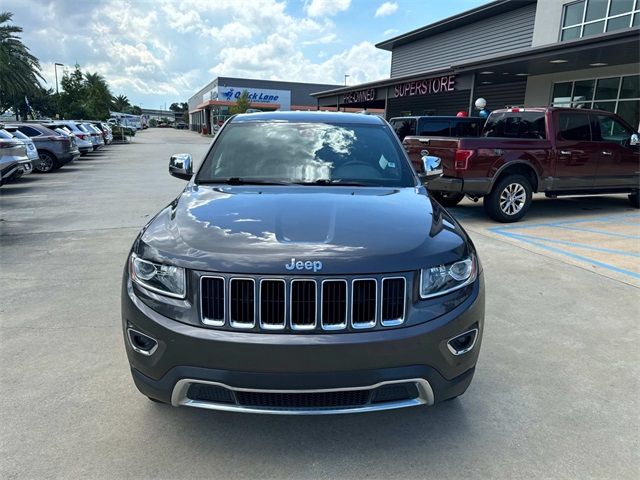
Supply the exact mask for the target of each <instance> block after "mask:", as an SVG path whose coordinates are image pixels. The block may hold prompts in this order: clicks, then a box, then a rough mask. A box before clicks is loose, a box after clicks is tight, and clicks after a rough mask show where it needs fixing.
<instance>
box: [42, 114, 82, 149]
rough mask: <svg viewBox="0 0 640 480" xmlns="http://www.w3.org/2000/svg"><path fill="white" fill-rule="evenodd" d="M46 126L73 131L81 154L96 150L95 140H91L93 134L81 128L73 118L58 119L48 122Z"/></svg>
mask: <svg viewBox="0 0 640 480" xmlns="http://www.w3.org/2000/svg"><path fill="white" fill-rule="evenodd" d="M45 126H46V127H48V128H51V129H56V128H65V129H67V130H68V131H69V132H70V133H73V134H74V136H75V139H76V144H77V146H78V149H79V150H80V154H81V155H86V154H87V153H89V152H91V151H93V150H94V148H93V142H92V141H91V135H90V134H89V133H87V132H86V131H84V130H83V129H81V128H79V126H78V124H77V123H76V122H74V121H73V120H56V121H52V122H50V123H47V124H46V125H45Z"/></svg>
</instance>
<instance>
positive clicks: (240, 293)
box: [229, 278, 255, 328]
mask: <svg viewBox="0 0 640 480" xmlns="http://www.w3.org/2000/svg"><path fill="white" fill-rule="evenodd" d="M229 323H230V325H231V326H232V327H236V328H252V327H253V326H254V325H255V281H254V280H253V279H252V278H232V279H231V280H230V281H229Z"/></svg>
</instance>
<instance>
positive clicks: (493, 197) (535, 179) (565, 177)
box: [403, 107, 640, 222]
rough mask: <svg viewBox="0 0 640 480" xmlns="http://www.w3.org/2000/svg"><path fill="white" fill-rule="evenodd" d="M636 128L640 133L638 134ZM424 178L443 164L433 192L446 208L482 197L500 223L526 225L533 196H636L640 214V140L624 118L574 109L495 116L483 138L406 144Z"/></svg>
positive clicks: (634, 201)
mask: <svg viewBox="0 0 640 480" xmlns="http://www.w3.org/2000/svg"><path fill="white" fill-rule="evenodd" d="M636 127H637V126H636ZM403 143H404V146H405V148H406V149H407V151H408V152H409V156H410V158H411V161H412V162H413V164H414V166H415V167H416V169H418V171H420V169H421V168H422V167H421V165H422V161H421V158H422V157H423V156H425V155H431V156H436V157H440V158H441V160H442V165H443V176H442V177H440V178H438V179H436V180H432V181H431V182H429V183H428V184H427V188H428V189H429V191H430V192H431V193H432V194H433V196H434V197H435V198H436V199H437V200H438V201H439V202H440V203H442V204H443V205H445V206H453V205H456V204H457V203H458V202H460V200H462V199H463V198H464V196H465V195H468V196H469V197H471V198H473V199H476V200H477V199H478V198H480V197H483V204H484V208H485V211H486V212H487V214H488V215H489V216H490V217H491V218H492V219H494V220H497V221H499V222H515V221H518V220H520V219H521V218H522V217H523V216H524V215H525V213H526V212H527V210H528V209H529V206H530V205H531V197H532V194H533V193H534V192H545V193H546V194H547V196H557V195H576V194H580V195H583V194H598V193H629V200H630V201H631V203H632V204H633V205H634V206H635V207H636V208H637V207H638V190H639V188H640V175H639V174H640V145H639V141H638V133H637V131H636V129H635V128H632V127H631V126H630V125H629V124H627V123H626V122H625V121H624V120H622V119H621V118H620V117H618V116H617V115H615V114H613V113H610V112H605V111H600V110H586V109H571V108H554V107H549V108H510V109H505V110H495V111H494V112H492V113H491V115H490V116H489V118H488V119H487V123H486V124H485V127H484V130H483V133H482V137H480V138H438V137H417V136H414V137H411V136H409V137H406V138H405V139H404V141H403Z"/></svg>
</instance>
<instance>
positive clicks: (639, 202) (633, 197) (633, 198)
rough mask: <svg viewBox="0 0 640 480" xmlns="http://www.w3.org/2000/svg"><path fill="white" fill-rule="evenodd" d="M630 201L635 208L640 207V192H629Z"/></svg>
mask: <svg viewBox="0 0 640 480" xmlns="http://www.w3.org/2000/svg"><path fill="white" fill-rule="evenodd" d="M629 203H631V206H632V207H634V208H640V194H639V193H638V192H635V193H631V194H629Z"/></svg>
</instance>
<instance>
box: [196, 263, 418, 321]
mask: <svg viewBox="0 0 640 480" xmlns="http://www.w3.org/2000/svg"><path fill="white" fill-rule="evenodd" d="M406 297H407V280H406V278H405V277H404V276H393V277H384V278H350V279H345V278H339V279H336V278H325V279H323V280H316V279H310V278H304V277H298V278H286V279H285V278H261V279H259V280H258V279H253V278H243V277H231V276H207V275H204V276H202V277H200V308H201V318H202V323H203V324H205V325H209V326H213V327H224V328H231V329H247V330H274V331H278V330H280V331H282V330H286V331H291V330H296V331H338V330H343V331H344V330H347V331H352V330H360V329H371V328H376V327H391V326H396V325H400V324H402V323H404V321H405V316H406V315H405V312H406V302H407V299H406Z"/></svg>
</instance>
